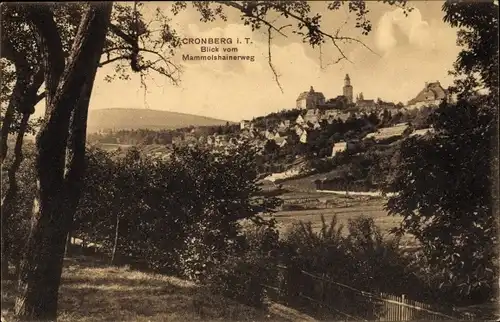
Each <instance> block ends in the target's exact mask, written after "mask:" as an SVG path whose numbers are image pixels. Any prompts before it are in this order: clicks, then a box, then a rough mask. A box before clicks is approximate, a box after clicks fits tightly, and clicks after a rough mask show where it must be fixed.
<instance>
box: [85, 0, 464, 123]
mask: <svg viewBox="0 0 500 322" xmlns="http://www.w3.org/2000/svg"><path fill="white" fill-rule="evenodd" d="M441 5H442V2H441V1H415V2H410V3H409V6H411V7H413V8H414V9H413V11H412V12H411V13H410V14H409V15H408V16H405V15H404V14H403V12H402V10H401V9H400V8H397V7H395V6H390V5H388V4H383V3H378V2H368V4H367V6H368V8H369V9H370V13H369V15H368V17H369V19H370V21H371V22H372V27H373V29H372V31H371V32H370V33H369V35H368V36H362V35H361V30H359V29H356V28H355V27H354V24H355V16H354V15H353V14H352V13H351V14H349V13H348V12H347V8H344V7H343V8H341V9H339V10H337V11H336V12H331V11H328V10H326V4H325V3H324V2H319V1H318V2H311V7H312V11H313V12H320V13H322V16H323V18H322V21H323V23H322V29H323V30H324V31H325V32H328V33H332V34H333V33H335V32H336V31H337V30H338V29H339V28H340V31H339V35H343V36H349V37H353V38H357V39H359V40H361V41H362V42H363V44H364V45H366V47H365V46H363V45H362V44H359V43H351V44H340V47H341V48H342V50H343V51H344V52H345V55H346V56H347V58H348V59H349V61H346V60H344V61H341V62H339V63H335V60H336V59H338V58H339V52H338V50H337V49H336V48H335V46H333V44H332V43H331V42H327V43H326V44H324V45H323V46H322V47H321V55H320V50H319V48H315V49H313V48H311V47H310V46H309V45H308V44H305V43H303V42H302V40H301V39H300V38H299V37H298V36H297V35H294V34H292V33H291V31H292V29H293V28H286V29H284V32H286V34H287V35H288V36H287V37H282V36H279V35H277V34H276V35H274V36H273V41H272V45H271V54H272V62H273V65H274V67H275V70H276V71H277V73H278V74H279V81H280V84H281V87H282V89H283V92H282V91H281V89H280V87H279V86H278V84H277V83H276V81H275V80H274V76H273V73H272V70H271V68H270V67H269V64H268V39H267V32H266V30H262V31H254V32H252V30H251V28H250V27H249V26H244V25H243V23H242V22H241V19H240V13H239V12H238V11H237V10H235V9H232V8H226V9H225V10H226V11H225V13H226V15H227V18H228V19H227V21H226V22H223V21H220V20H218V21H215V22H211V23H203V22H200V14H199V13H198V12H196V10H193V8H191V7H190V6H189V4H188V8H187V9H186V10H184V11H183V12H181V13H180V14H178V15H177V16H175V17H174V18H173V20H172V26H173V27H174V28H175V29H176V31H177V32H178V33H179V35H180V36H182V37H186V38H189V37H195V38H205V37H224V38H227V37H231V38H233V40H234V41H236V40H235V39H236V38H240V39H241V40H242V41H243V39H244V38H249V39H250V42H251V44H239V45H234V44H233V45H227V46H223V45H221V46H219V50H222V47H229V48H234V47H237V49H238V55H254V56H255V60H254V61H253V62H251V61H183V60H182V55H185V54H190V55H205V54H206V53H201V52H200V45H194V44H192V45H189V44H188V45H183V46H182V47H181V48H180V49H179V50H178V52H177V54H176V55H175V57H173V58H172V61H173V62H175V63H177V64H179V65H180V66H181V68H182V71H183V72H182V75H181V81H180V83H179V85H178V86H175V85H173V84H172V83H171V82H170V81H169V80H168V79H167V78H166V77H164V76H161V75H158V74H154V73H151V78H150V79H149V80H148V81H147V85H148V91H147V92H145V90H144V89H142V88H141V86H140V80H139V77H138V76H137V75H132V77H131V80H129V81H122V80H116V81H114V82H112V83H109V82H106V81H105V80H104V77H105V76H106V75H107V74H109V73H110V72H111V71H112V69H113V66H111V65H108V66H104V67H103V68H100V69H99V71H98V74H97V76H96V81H95V85H94V89H93V93H92V97H91V103H90V108H91V109H100V108H150V109H156V110H166V111H173V112H182V113H189V114H197V115H203V116H209V117H214V118H218V119H224V120H229V121H239V120H242V119H250V118H252V117H256V116H261V115H266V114H268V113H271V112H275V111H279V110H282V109H291V108H294V107H295V100H296V98H297V96H298V95H299V94H300V93H301V92H304V91H307V90H309V88H310V87H311V86H313V87H314V89H315V90H316V91H319V92H322V93H323V94H324V95H325V96H326V98H327V99H328V98H334V97H336V96H337V95H341V94H342V86H343V82H344V77H345V75H346V74H349V76H350V78H351V84H352V86H353V88H354V94H355V95H357V94H358V93H360V92H362V93H363V95H364V98H365V99H377V98H381V99H383V100H385V101H393V102H395V103H397V102H399V101H401V102H403V103H406V102H407V101H408V100H410V99H411V98H413V97H414V96H416V95H417V94H418V92H419V91H420V90H421V89H422V88H423V87H424V84H425V82H432V81H440V82H441V84H442V85H443V86H448V85H450V84H451V83H452V78H451V76H449V75H448V71H449V70H450V69H451V68H452V64H453V62H454V61H455V59H456V56H457V54H458V52H459V49H460V48H459V47H457V45H456V32H457V30H455V29H452V28H451V27H450V26H448V25H447V24H446V23H444V22H443V21H442V17H443V13H442V11H441ZM146 6H147V8H146V12H147V14H149V13H152V12H153V10H155V8H156V7H159V8H160V10H164V11H165V12H168V10H170V6H171V3H161V2H150V3H147V4H146ZM288 23H290V22H287V21H285V20H284V19H283V18H282V19H278V20H277V21H276V22H275V24H276V25H284V24H288ZM367 47H368V48H369V49H368V48H367Z"/></svg>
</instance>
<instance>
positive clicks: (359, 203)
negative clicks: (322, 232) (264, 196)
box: [268, 175, 415, 245]
mask: <svg viewBox="0 0 500 322" xmlns="http://www.w3.org/2000/svg"><path fill="white" fill-rule="evenodd" d="M316 176H317V175H316ZM312 180H314V178H313V177H312V176H310V177H307V178H301V179H292V180H287V181H283V182H282V183H281V185H282V187H283V189H286V190H287V192H285V193H282V194H281V195H280V196H279V197H280V198H281V199H283V201H284V206H283V207H282V208H283V209H281V210H279V211H278V212H276V213H275V214H274V216H275V218H276V220H277V221H278V223H279V227H280V230H281V231H286V230H287V229H288V227H290V226H291V225H292V224H293V223H298V222H300V221H303V222H309V221H310V222H311V223H312V227H313V228H314V229H316V230H319V229H320V228H321V226H322V223H321V215H323V217H324V218H325V221H326V222H327V224H328V223H330V221H331V218H332V217H333V216H334V215H336V216H337V220H338V223H339V224H340V225H343V226H344V232H346V227H347V223H348V220H349V219H354V218H356V217H358V216H366V217H370V218H373V219H374V221H375V224H376V225H377V226H379V227H380V228H381V230H382V231H383V232H384V233H388V232H389V230H390V229H392V228H394V227H397V226H398V225H399V224H400V222H401V217H398V216H389V215H388V212H387V211H386V210H385V209H384V205H385V202H386V199H384V198H382V197H369V196H349V197H346V196H345V195H335V194H329V193H321V192H316V191H315V189H314V188H313V186H312V185H310V184H309V183H310V182H311V181H312ZM268 189H272V188H271V187H268ZM403 242H404V243H405V244H406V245H413V244H414V243H415V241H414V240H413V238H411V236H405V237H404V238H403Z"/></svg>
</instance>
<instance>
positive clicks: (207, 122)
mask: <svg viewBox="0 0 500 322" xmlns="http://www.w3.org/2000/svg"><path fill="white" fill-rule="evenodd" d="M226 122H227V121H224V120H218V119H214V118H210V117H205V116H199V115H192V114H184V113H177V112H169V111H159V110H150V109H145V108H107V109H98V110H89V118H88V125H87V131H88V132H89V133H93V132H97V131H99V130H106V129H115V130H126V129H134V130H136V129H150V130H162V129H165V130H169V129H177V128H183V127H188V126H211V125H225V124H226ZM229 123H233V122H229Z"/></svg>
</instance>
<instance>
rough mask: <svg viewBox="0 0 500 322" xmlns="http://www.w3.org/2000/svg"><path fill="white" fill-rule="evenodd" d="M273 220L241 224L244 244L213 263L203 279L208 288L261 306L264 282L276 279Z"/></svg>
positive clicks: (277, 236) (275, 239)
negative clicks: (229, 254) (222, 259)
mask: <svg viewBox="0 0 500 322" xmlns="http://www.w3.org/2000/svg"><path fill="white" fill-rule="evenodd" d="M274 226H275V222H274V220H271V221H268V222H264V223H263V224H259V225H255V224H250V225H247V226H246V227H244V228H243V229H244V230H245V231H244V240H245V248H244V249H243V250H242V251H241V252H240V253H239V254H234V255H231V256H228V257H227V258H226V259H225V260H224V261H223V262H221V263H220V264H219V265H214V266H213V267H212V269H211V270H210V271H209V274H208V275H207V277H206V280H205V281H204V282H205V283H206V284H207V285H208V286H209V287H210V288H211V289H212V291H214V292H216V293H220V294H222V295H224V296H226V297H229V298H232V299H235V300H237V301H238V302H241V303H243V304H246V305H250V306H253V307H261V306H263V304H264V300H265V295H266V290H265V287H264V285H266V284H267V285H268V284H271V283H272V282H273V281H274V280H275V279H276V270H275V264H276V263H277V256H276V255H277V250H278V248H279V234H278V231H277V230H276V229H275V227H274Z"/></svg>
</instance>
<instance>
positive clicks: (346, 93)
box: [156, 75, 451, 157]
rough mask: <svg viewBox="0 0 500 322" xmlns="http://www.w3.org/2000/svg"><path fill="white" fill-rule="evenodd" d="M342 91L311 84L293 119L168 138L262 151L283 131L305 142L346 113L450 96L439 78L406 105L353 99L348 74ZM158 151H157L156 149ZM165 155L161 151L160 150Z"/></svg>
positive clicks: (399, 132) (387, 131)
mask: <svg viewBox="0 0 500 322" xmlns="http://www.w3.org/2000/svg"><path fill="white" fill-rule="evenodd" d="M342 94H343V95H339V96H337V97H336V98H333V99H329V100H326V99H325V96H324V95H323V93H321V92H316V91H315V90H314V88H313V87H312V86H311V87H310V90H309V91H306V92H303V93H300V95H299V96H298V98H297V100H296V108H297V109H299V110H303V111H305V112H302V113H301V114H300V115H299V116H298V117H297V118H296V119H295V120H282V121H281V122H280V123H279V124H278V125H277V126H273V127H269V128H266V129H257V128H255V126H254V123H253V122H252V121H249V120H243V121H241V122H240V132H239V133H238V134H237V135H234V134H232V135H229V134H225V135H221V134H213V135H208V136H199V137H197V136H196V135H195V133H194V130H193V131H191V132H190V133H185V134H184V135H183V136H181V137H175V138H173V139H172V144H173V145H195V144H204V145H208V146H210V147H211V148H213V149H215V150H217V149H219V150H225V149H227V148H228V147H231V146H235V145H238V144H241V143H243V142H249V143H250V144H252V145H253V146H256V147H257V148H258V150H260V151H261V153H262V151H263V149H264V146H265V145H266V143H267V142H268V141H274V142H275V143H276V145H277V146H278V147H284V146H285V145H287V144H288V143H289V141H288V136H287V134H288V133H290V132H295V134H296V135H297V136H298V137H299V142H301V143H303V144H305V143H307V142H308V132H310V131H311V130H319V129H321V127H322V125H324V124H331V123H332V122H333V121H334V120H337V119H340V120H342V121H346V120H347V119H348V118H349V117H354V118H356V117H359V116H360V114H362V113H366V114H369V113H373V112H374V113H377V114H379V115H378V116H379V117H380V116H381V114H382V113H383V112H384V111H385V112H388V113H390V114H391V115H394V114H396V113H398V112H405V111H408V110H410V109H414V108H420V107H422V106H432V105H438V104H439V103H440V102H441V101H442V100H443V99H447V100H451V97H450V94H449V92H448V90H446V89H444V88H443V87H442V86H441V84H440V83H439V81H436V82H431V83H426V84H425V86H424V88H423V89H422V90H421V91H420V92H419V93H418V95H417V96H416V97H415V98H414V99H412V100H410V101H409V102H408V104H407V105H406V106H403V104H402V103H400V104H397V105H396V104H394V103H389V102H383V101H381V100H377V101H375V100H373V99H365V98H364V96H363V93H359V94H358V95H357V96H356V99H354V97H353V86H352V85H351V80H350V77H349V75H346V76H345V79H344V87H343V89H342ZM429 131H430V130H429V129H424V130H418V131H413V130H412V129H411V128H410V127H409V125H408V124H397V125H395V126H393V127H389V128H381V129H379V130H378V131H377V132H374V133H370V134H368V135H367V136H366V137H365V138H364V139H367V140H368V139H371V140H374V141H376V142H380V141H384V140H387V139H390V138H398V137H404V136H405V135H411V136H413V135H425V134H426V133H428V132H429ZM354 145H355V143H353V142H337V143H335V144H334V145H333V147H332V153H331V157H333V156H335V155H336V154H337V153H339V152H343V151H346V150H348V149H349V148H350V147H351V146H354ZM156 154H159V152H156ZM163 155H165V153H163Z"/></svg>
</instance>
